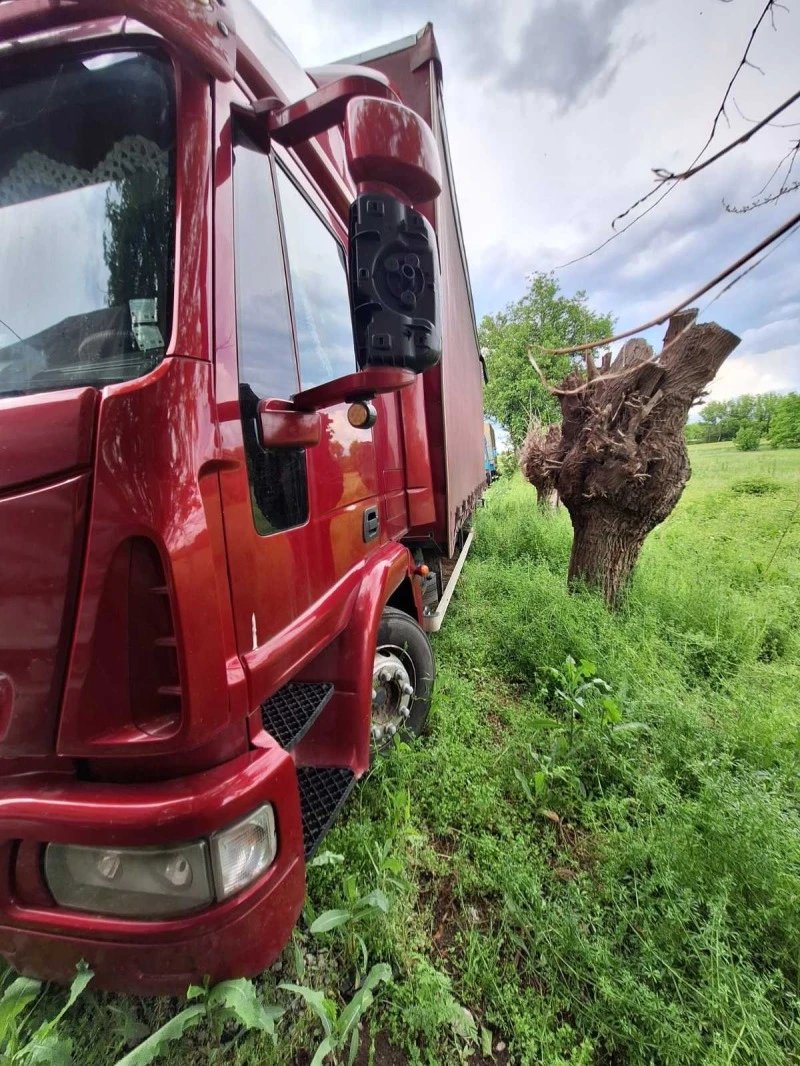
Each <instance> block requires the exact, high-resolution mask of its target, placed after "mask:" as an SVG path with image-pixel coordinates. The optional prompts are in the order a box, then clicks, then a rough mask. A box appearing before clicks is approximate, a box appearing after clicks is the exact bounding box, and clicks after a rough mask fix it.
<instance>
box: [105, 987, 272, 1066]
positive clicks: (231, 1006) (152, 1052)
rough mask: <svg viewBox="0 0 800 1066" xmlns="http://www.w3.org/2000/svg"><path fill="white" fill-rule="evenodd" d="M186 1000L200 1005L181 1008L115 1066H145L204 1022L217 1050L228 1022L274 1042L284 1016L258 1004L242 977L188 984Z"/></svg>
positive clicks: (256, 998) (256, 991)
mask: <svg viewBox="0 0 800 1066" xmlns="http://www.w3.org/2000/svg"><path fill="white" fill-rule="evenodd" d="M186 998H187V999H189V1000H193V999H199V1000H201V1002H200V1003H194V1004H192V1005H191V1006H189V1007H185V1008H184V1009H183V1010H182V1011H180V1012H179V1013H178V1014H176V1015H174V1016H173V1017H171V1018H170V1019H169V1020H168V1021H167V1022H165V1023H164V1024H163V1025H161V1026H159V1028H158V1029H156V1030H155V1031H154V1032H152V1033H151V1034H150V1036H148V1037H147V1039H146V1040H144V1041H142V1043H141V1044H139V1045H138V1046H137V1047H135V1048H134V1049H133V1051H130V1052H129V1053H128V1054H127V1055H125V1057H124V1058H122V1059H121V1060H120V1061H119V1062H118V1063H117V1066H149V1063H151V1062H153V1060H154V1059H157V1058H158V1057H159V1056H160V1055H162V1054H163V1053H164V1052H165V1051H166V1050H167V1045H168V1044H170V1043H172V1041H174V1040H179V1039H181V1037H183V1036H184V1034H185V1033H186V1031H187V1030H188V1029H192V1028H194V1027H195V1026H196V1025H199V1024H200V1023H201V1022H204V1021H205V1022H206V1023H207V1024H208V1027H209V1029H210V1031H211V1032H212V1033H213V1034H214V1035H215V1036H216V1041H215V1042H216V1045H217V1049H220V1041H221V1037H222V1032H223V1030H224V1028H225V1026H226V1025H228V1024H230V1023H233V1024H235V1025H237V1026H239V1027H242V1028H243V1029H244V1030H257V1031H259V1032H263V1033H266V1034H267V1035H268V1036H270V1037H272V1038H273V1040H274V1037H275V1022H276V1021H278V1019H279V1018H281V1017H283V1014H284V1011H283V1009H282V1008H280V1007H272V1006H267V1005H266V1004H264V1003H262V1001H261V998H260V996H259V994H258V990H257V988H256V986H255V985H254V984H253V982H252V981H248V980H245V978H239V979H238V980H235V981H222V982H221V983H220V984H218V985H215V986H214V987H213V988H208V987H200V986H198V985H192V986H191V987H190V988H189V991H188V992H187V994H186ZM221 1057H224V1056H221Z"/></svg>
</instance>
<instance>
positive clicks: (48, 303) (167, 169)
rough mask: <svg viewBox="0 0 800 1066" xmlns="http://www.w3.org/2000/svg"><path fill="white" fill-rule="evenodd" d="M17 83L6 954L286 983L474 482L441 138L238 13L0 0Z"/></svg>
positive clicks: (471, 378) (415, 699)
mask: <svg viewBox="0 0 800 1066" xmlns="http://www.w3.org/2000/svg"><path fill="white" fill-rule="evenodd" d="M420 40H421V41H423V44H424V47H425V48H427V49H428V50H429V51H430V55H429V58H428V60H427V61H426V62H427V66H426V65H425V63H423V64H422V65H419V64H417V65H416V66H415V65H414V63H415V62H416V59H413V60H412V59H411V58H410V52H411V51H413V50H414V49H417V51H419V41H420ZM432 40H433V38H432V33H431V32H430V31H429V28H426V30H425V31H423V34H422V35H420V36H419V38H418V39H415V41H414V44H413V47H411V46H409V45H407V44H406V43H404V42H400V44H401V46H402V47H398V48H395V49H394V51H392V52H390V53H387V54H391V55H392V56H393V57H395V58H396V57H398V56H405V60H406V62H405V68H404V69H407V79H408V83H409V85H410V86H412V85H416V84H417V80H418V79H419V78H427V79H428V82H429V98H430V99H433V98H434V97H433V96H432V95H431V92H432V88H431V87H437V86H439V85H440V80H441V71H440V65H439V64H438V56H436V55H435V44H434V46H433V49H432V50H431V42H432ZM0 69H1V70H2V72H3V77H2V80H0V241H2V247H3V256H2V259H1V260H0V272H2V275H3V277H2V284H0V293H2V301H1V303H2V306H0V854H2V863H1V864H0V952H2V953H3V954H4V955H5V957H6V958H7V959H8V960H9V961H10V962H11V963H12V964H13V965H14V966H15V967H16V968H17V969H18V970H20V971H21V972H24V973H29V974H31V975H35V976H37V977H42V978H46V979H53V980H59V981H66V980H69V978H70V977H71V976H72V974H73V973H74V968H75V965H76V964H77V963H78V962H79V961H80V960H81V959H84V960H86V961H87V962H88V963H89V964H90V965H91V967H92V969H93V970H94V971H95V973H96V981H97V984H98V985H99V986H101V987H105V988H110V989H116V990H120V991H125V992H148V993H151V992H165V993H179V992H182V991H185V988H186V987H187V985H188V984H189V983H191V982H192V981H197V980H198V979H201V978H202V977H204V976H205V975H209V976H210V977H211V978H212V979H213V980H220V979H223V978H225V977H230V976H241V975H245V974H247V975H249V974H255V973H258V972H260V971H261V970H263V969H264V968H265V967H266V966H268V965H270V964H271V963H272V962H273V961H274V959H275V958H276V957H277V956H278V954H279V953H280V951H281V950H282V948H283V946H284V944H285V943H286V941H287V939H288V938H289V936H290V935H291V930H292V927H293V925H294V923H295V921H296V920H297V917H298V915H299V912H300V910H301V908H302V905H303V899H304V891H305V860H306V858H307V856H308V855H310V854H311V853H312V852H313V850H314V849H315V848H316V847H317V846H318V844H319V842H320V840H321V839H322V836H323V835H324V832H325V831H326V830H327V828H328V827H329V825H330V824H331V822H332V820H333V818H334V817H335V815H336V813H337V811H338V810H339V808H340V807H341V805H342V804H343V802H344V801H345V799H346V798H347V796H348V794H349V792H350V791H351V789H352V788H353V787H354V785H355V783H356V781H357V780H358V778H359V777H360V776H361V775H362V774H363V773H364V772H365V771H366V770H367V769H368V768H369V765H370V761H371V759H373V758H375V757H376V755H377V754H378V753H379V751H380V750H381V748H382V747H383V746H384V745H385V744H386V743H387V742H390V741H391V738H392V737H393V736H394V734H395V733H396V732H397V731H402V730H410V731H412V732H418V731H419V730H420V729H421V727H422V724H423V723H424V719H425V716H426V715H427V711H428V708H429V705H430V698H431V691H432V686H433V659H432V654H431V651H430V646H429V644H428V641H427V638H426V637H425V634H424V628H425V619H426V611H429V610H430V609H431V604H432V603H433V604H434V605H435V601H436V599H437V597H438V596H439V595H440V594H441V591H442V590H441V588H440V587H438V586H437V584H436V580H435V576H436V573H437V572H438V571H437V568H438V567H440V562H441V560H442V559H446V558H447V557H448V556H449V555H451V554H452V553H453V550H454V546H455V545H456V543H457V542H458V540H459V536H460V533H461V531H462V529H463V527H464V526H465V525H466V524H467V523H468V521H469V517H470V515H471V513H472V510H473V508H474V506H475V503H476V501H477V499H478V497H479V495H480V491H481V488H482V483H483V478H484V473H483V468H482V439H481V438H482V433H481V421H482V416H481V414H480V381H481V377H480V374H481V369H480V360H479V356H478V355H477V354H476V353H477V349H476V347H475V341H474V315H473V314H472V310H471V298H470V299H469V301H468V302H467V303H465V300H464V291H465V290H464V289H463V286H464V285H465V284H466V292H468V275H467V274H466V267H465V260H464V257H463V241H462V239H461V233H460V225H459V224H458V218H457V210H456V209H455V207H454V204H455V200H454V193H453V192H452V190H451V178H450V174H449V159H448V158H447V155H446V135H445V133H444V131H443V128H442V126H441V125H439V126H437V123H435V122H432V121H431V120H432V114H431V113H429V114H427V115H426V114H424V112H422V111H421V110H420V108H419V106H417V107H416V109H415V107H414V106H413V105H412V106H408V105H407V104H406V103H404V102H403V100H404V96H405V95H406V94H404V93H403V92H402V91H401V86H400V85H399V84H398V79H397V78H396V79H395V80H394V81H393V80H392V79H391V78H390V77H389V76H388V75H386V74H383V73H382V72H381V71H380V70H378V69H376V67H375V66H374V65H373V66H368V65H364V64H355V65H354V64H349V65H334V66H331V67H329V68H323V69H321V70H319V71H314V72H310V73H307V72H305V71H304V70H302V68H301V67H300V66H299V65H298V64H297V63H296V62H295V60H294V59H293V58H292V57H291V56H290V55H289V53H288V51H287V50H286V48H285V46H284V45H283V44H282V42H281V41H280V40H279V38H278V37H277V36H276V35H275V33H274V31H273V30H272V28H271V27H270V26H269V24H268V23H267V22H266V21H265V20H264V19H263V18H262V17H261V16H260V14H259V13H258V12H257V11H256V9H255V8H254V7H253V6H252V5H251V4H250V2H249V0H228V2H227V3H226V4H224V5H222V4H218V3H217V2H216V0H209V3H191V4H188V3H186V2H185V0H159V2H158V3H156V2H155V0H132V2H127V3H125V2H116V0H108V2H105V0H91V2H83V0H76V2H72V3H52V2H51V0H14V2H13V3H12V2H9V0H4V2H0ZM442 114H443V112H442ZM432 126H433V127H434V128H432ZM443 188H444V189H445V195H444V197H443V196H442V195H441V190H442V189H443ZM444 199H446V204H445V206H444V208H442V206H441V204H442V201H443V200H444ZM437 237H438V240H437ZM465 320H468V322H471V323H472V332H471V334H470V332H469V328H467V329H466V334H465V335H466V337H467V343H466V344H465V343H464V341H463V337H462V334H464V333H465V330H464V326H463V323H464V321H465ZM448 323H452V325H450V326H449V325H448ZM456 338H458V344H457V345H456V346H454V345H453V343H452V341H453V340H455V339H456ZM465 366H466V367H467V368H468V373H467V372H465V371H464V369H463V368H464V367H465ZM465 373H466V376H465ZM455 379H461V385H460V388H461V391H462V396H461V414H460V415H459V417H458V418H457V419H454V418H453V416H452V414H451V415H450V424H449V425H448V419H447V411H448V404H451V405H453V404H457V403H458V398H457V396H454V395H453V392H454V386H453V384H452V382H453V380H455ZM445 395H447V396H448V400H447V401H445V400H444V399H443V396H445ZM467 401H468V402H467ZM454 434H457V436H456V437H454ZM461 439H464V440H468V441H469V444H468V446H467V447H466V448H463V447H462V448H460V449H457V448H455V447H452V446H451V443H452V441H453V440H461Z"/></svg>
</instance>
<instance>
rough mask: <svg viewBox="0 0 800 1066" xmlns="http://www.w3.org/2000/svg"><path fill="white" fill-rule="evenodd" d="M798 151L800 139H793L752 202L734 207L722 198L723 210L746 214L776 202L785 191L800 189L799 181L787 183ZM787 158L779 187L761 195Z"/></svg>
mask: <svg viewBox="0 0 800 1066" xmlns="http://www.w3.org/2000/svg"><path fill="white" fill-rule="evenodd" d="M798 153H800V140H798V141H795V143H794V145H793V147H792V148H790V149H789V151H788V152H787V153H786V155H785V156H784V157H783V159H781V161H780V163H778V165H777V166H776V167H775V169H774V170H773V172H772V173H771V174H770V176H769V178H768V179H767V181H766V182H765V183H764V185H762V186H761V188H760V189H759V190H758V192H757V193H756V195H755V198H754V199H753V202H752V203H750V204H746V205H745V206H744V207H734V206H733V204H729V203H727V202H726V201H725V200H723V201H722V203H723V205H724V207H725V210H726V211H728V212H730V214H732V215H746V214H747V212H748V211H754V210H755V209H756V208H757V207H763V206H764V204H776V203H777V202H778V200H780V199H781V197H782V196H786V194H787V193H790V192H794V191H795V189H800V181H795V182H794V183H793V184H791V185H790V184H789V180H790V178H791V176H792V171H793V170H794V165H795V163H796V161H797V156H798ZM787 159H788V160H789V166H788V168H787V170H786V174H785V176H784V178H783V180H782V181H781V187H780V188H779V189H778V191H777V192H776V193H772V194H771V195H770V196H762V195H761V194H762V193H763V192H765V191H766V190H767V189H768V188H769V187H770V185H771V184H772V182H773V181H774V180H775V175H776V174H777V173H778V171H779V170H780V169H781V167H782V166H783V164H784V163H785V162H786V160H787Z"/></svg>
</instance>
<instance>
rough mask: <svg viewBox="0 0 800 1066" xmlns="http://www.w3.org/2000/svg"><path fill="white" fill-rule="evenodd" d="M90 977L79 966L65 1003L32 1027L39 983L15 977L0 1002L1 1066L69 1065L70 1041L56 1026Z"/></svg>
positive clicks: (89, 972)
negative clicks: (15, 1065)
mask: <svg viewBox="0 0 800 1066" xmlns="http://www.w3.org/2000/svg"><path fill="white" fill-rule="evenodd" d="M92 977H93V974H92V971H91V970H89V969H88V968H87V967H86V966H83V965H80V966H79V967H78V972H77V974H76V976H75V977H74V979H73V981H72V985H71V986H70V990H69V994H68V995H67V999H66V1002H65V1003H64V1004H63V1005H62V1006H61V1008H60V1009H59V1010H58V1011H56V1012H55V1013H54V1014H53V1015H52V1016H51V1017H49V1018H46V1019H45V1020H44V1021H41V1022H39V1024H38V1025H36V1024H35V1015H34V1011H33V1006H34V1004H36V1002H37V1001H38V999H39V995H40V992H41V982H40V981H33V980H31V979H30V978H28V977H17V978H14V979H13V980H12V981H11V982H10V984H8V985H7V987H6V988H5V990H4V992H3V996H2V999H0V1063H2V1064H3V1066H11V1064H12V1063H18V1064H20V1066H34V1064H39V1063H42V1064H44V1063H51V1064H53V1066H70V1064H71V1063H72V1061H73V1058H72V1040H71V1039H70V1038H69V1037H68V1036H65V1035H64V1033H63V1032H60V1031H59V1025H60V1023H61V1021H62V1020H63V1019H64V1017H65V1015H66V1014H67V1012H68V1011H69V1010H70V1009H71V1008H72V1007H73V1006H74V1005H75V1003H76V1001H77V1000H78V998H79V997H80V996H81V994H82V993H83V991H84V990H85V988H86V986H87V985H88V984H89V982H90V981H91V979H92Z"/></svg>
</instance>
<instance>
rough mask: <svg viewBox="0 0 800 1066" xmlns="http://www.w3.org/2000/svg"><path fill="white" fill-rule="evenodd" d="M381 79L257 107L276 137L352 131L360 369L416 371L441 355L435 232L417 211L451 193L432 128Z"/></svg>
mask: <svg viewBox="0 0 800 1066" xmlns="http://www.w3.org/2000/svg"><path fill="white" fill-rule="evenodd" d="M393 95H394V94H393V91H392V89H391V87H390V86H389V85H388V84H384V83H376V81H375V79H374V76H372V75H371V74H368V73H367V72H364V73H363V74H352V73H350V74H347V75H345V76H343V77H341V78H339V79H337V80H335V81H332V82H329V83H327V84H325V85H323V86H322V88H320V89H318V90H317V91H316V92H315V93H312V94H311V95H310V96H308V97H306V98H305V99H303V100H299V101H297V103H294V104H291V105H290V106H288V107H284V108H280V109H276V108H275V101H274V100H272V99H265V100H262V101H258V102H257V103H256V104H255V107H254V112H253V113H254V116H255V118H256V120H258V119H259V118H260V117H261V116H265V115H266V116H267V123H268V131H269V136H270V137H271V138H272V139H273V140H275V141H277V142H278V143H280V144H283V145H287V146H291V145H295V146H297V145H299V144H300V143H301V142H302V141H304V140H307V139H308V138H310V137H314V136H317V135H318V134H319V133H322V132H323V131H324V130H327V129H330V128H331V127H332V126H335V125H342V126H343V133H344V142H345V151H346V156H347V166H348V169H349V171H350V175H351V177H352V179H353V182H354V184H355V186H356V189H357V191H358V196H357V199H356V200H355V202H354V203H353V204H352V206H351V208H350V254H349V272H350V294H351V302H352V306H351V311H352V316H353V327H354V332H355V338H356V354H357V358H358V365H359V366H360V367H361V368H362V369H368V368H387V369H388V368H394V369H403V370H410V371H413V373H415V374H419V373H421V372H422V371H423V370H427V369H428V368H429V367H432V366H435V365H436V364H437V363H438V362H439V360H440V358H441V349H442V343H441V323H440V306H439V305H440V270H439V252H438V248H437V245H436V235H435V234H434V231H433V227H432V226H431V225H430V223H429V222H428V221H427V219H426V218H425V217H424V216H423V215H422V214H421V213H420V212H419V211H417V210H416V209H415V206H414V205H417V204H423V203H428V202H429V201H431V200H434V199H435V198H436V197H437V196H438V195H439V193H440V192H441V189H442V165H441V160H440V157H439V148H438V146H437V144H436V139H435V138H434V136H433V133H432V131H431V128H430V126H428V124H427V123H426V122H425V121H424V120H423V119H422V118H420V116H419V115H418V114H417V113H416V112H415V111H412V110H411V109H410V108H408V107H405V106H404V105H403V104H401V103H399V101H397V100H396V99H391V98H390V97H391V96H393Z"/></svg>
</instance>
